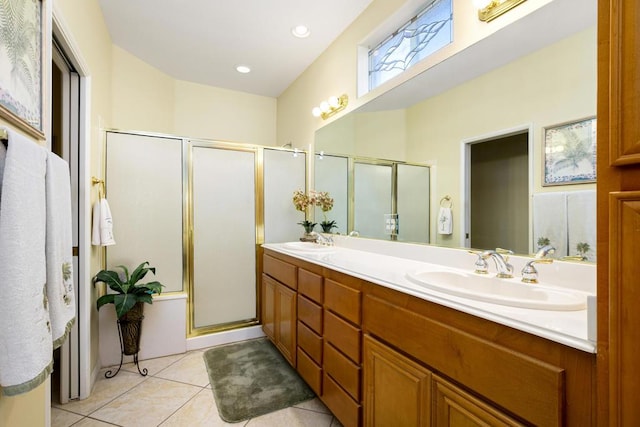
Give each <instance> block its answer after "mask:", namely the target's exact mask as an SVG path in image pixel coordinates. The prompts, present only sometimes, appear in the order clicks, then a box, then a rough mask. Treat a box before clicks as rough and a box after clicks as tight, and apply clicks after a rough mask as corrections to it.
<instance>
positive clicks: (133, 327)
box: [93, 261, 164, 355]
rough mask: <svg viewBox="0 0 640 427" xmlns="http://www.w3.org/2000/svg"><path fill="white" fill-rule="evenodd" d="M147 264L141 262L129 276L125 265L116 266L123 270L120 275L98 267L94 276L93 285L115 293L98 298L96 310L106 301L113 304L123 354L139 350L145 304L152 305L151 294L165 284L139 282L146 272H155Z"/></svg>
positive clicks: (157, 291) (159, 291)
mask: <svg viewBox="0 0 640 427" xmlns="http://www.w3.org/2000/svg"><path fill="white" fill-rule="evenodd" d="M148 265H149V261H145V262H143V263H142V264H140V265H139V266H138V267H136V269H135V270H133V272H132V273H131V275H129V270H128V269H127V267H125V266H123V265H119V266H118V268H120V269H121V270H122V274H119V273H118V272H117V271H114V270H101V271H99V272H98V274H96V275H95V277H94V278H93V283H94V285H95V284H96V283H98V282H103V283H105V284H106V285H107V286H109V288H110V289H111V290H112V291H114V292H115V293H108V294H106V295H103V296H101V297H100V298H98V300H97V307H98V310H99V309H100V307H102V306H103V305H105V304H113V305H114V306H115V310H116V316H117V317H118V327H119V328H120V332H121V337H122V344H123V348H122V350H123V353H124V354H125V355H132V354H137V353H138V351H139V347H140V330H141V329H140V328H141V324H142V319H143V318H144V315H143V310H144V303H148V304H152V303H153V298H152V295H153V294H160V293H161V292H162V287H163V286H164V285H162V284H161V283H160V282H157V281H153V282H148V283H140V284H138V282H139V281H140V280H142V279H143V278H144V277H145V276H146V275H147V273H148V272H149V271H151V272H152V273H153V274H155V273H156V269H155V268H154V267H148Z"/></svg>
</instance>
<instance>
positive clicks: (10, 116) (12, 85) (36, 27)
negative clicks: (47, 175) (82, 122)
mask: <svg viewBox="0 0 640 427" xmlns="http://www.w3.org/2000/svg"><path fill="white" fill-rule="evenodd" d="M44 18H45V17H44V14H43V2H42V0H0V118H2V119H4V120H6V121H7V122H9V123H10V124H12V125H14V126H16V127H17V128H19V129H21V130H23V131H24V132H26V133H27V134H29V135H31V136H33V137H34V138H37V139H44V132H43V123H42V122H43V104H44V103H43V90H42V86H43V80H42V76H43V73H42V67H43V52H44V49H43V46H44V35H45V32H44V28H43V27H44V21H45V19H44Z"/></svg>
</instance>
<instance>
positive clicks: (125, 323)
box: [104, 316, 149, 378]
mask: <svg viewBox="0 0 640 427" xmlns="http://www.w3.org/2000/svg"><path fill="white" fill-rule="evenodd" d="M142 319H144V316H142V317H140V318H139V319H135V320H120V319H118V338H119V339H120V364H119V365H118V369H117V370H116V371H115V372H114V373H112V372H113V370H112V369H109V370H108V371H107V372H105V373H104V377H105V378H113V377H115V376H116V375H118V372H120V369H121V368H122V361H123V360H124V356H125V355H127V356H131V355H133V363H134V364H135V365H136V368H137V369H138V372H139V373H140V375H142V376H143V377H146V376H147V374H148V373H149V372H148V371H147V368H142V370H140V365H139V364H138V351H139V350H140V335H141V332H142ZM123 328H124V329H125V330H130V329H133V330H134V331H135V337H133V338H132V337H131V336H129V334H127V336H128V338H129V339H131V338H132V339H133V340H135V342H128V343H125V340H124V334H123V332H122V329H123ZM128 347H131V348H128Z"/></svg>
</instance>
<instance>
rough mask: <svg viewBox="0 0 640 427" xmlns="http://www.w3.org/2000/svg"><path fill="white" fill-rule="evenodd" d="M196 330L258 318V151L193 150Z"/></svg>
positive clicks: (194, 310) (194, 317)
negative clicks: (256, 198) (256, 254)
mask: <svg viewBox="0 0 640 427" xmlns="http://www.w3.org/2000/svg"><path fill="white" fill-rule="evenodd" d="M191 154H192V197H193V205H192V206H193V209H192V212H193V295H192V301H193V326H194V327H195V328H201V327H205V326H215V325H222V324H228V323H234V322H241V321H244V320H250V319H255V318H256V264H255V263H256V261H255V260H256V256H255V253H256V214H255V206H256V205H255V188H256V187H255V152H254V151H235V150H226V149H218V148H209V147H199V146H194V147H192V152H191Z"/></svg>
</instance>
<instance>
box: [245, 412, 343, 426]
mask: <svg viewBox="0 0 640 427" xmlns="http://www.w3.org/2000/svg"><path fill="white" fill-rule="evenodd" d="M332 420H333V415H330V414H321V413H319V412H315V411H309V410H306V409H298V408H285V409H281V410H280V411H276V412H271V413H270V414H266V415H262V416H260V417H257V418H252V419H251V420H249V422H248V423H247V427H281V426H287V427H330V426H331V421H332Z"/></svg>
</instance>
